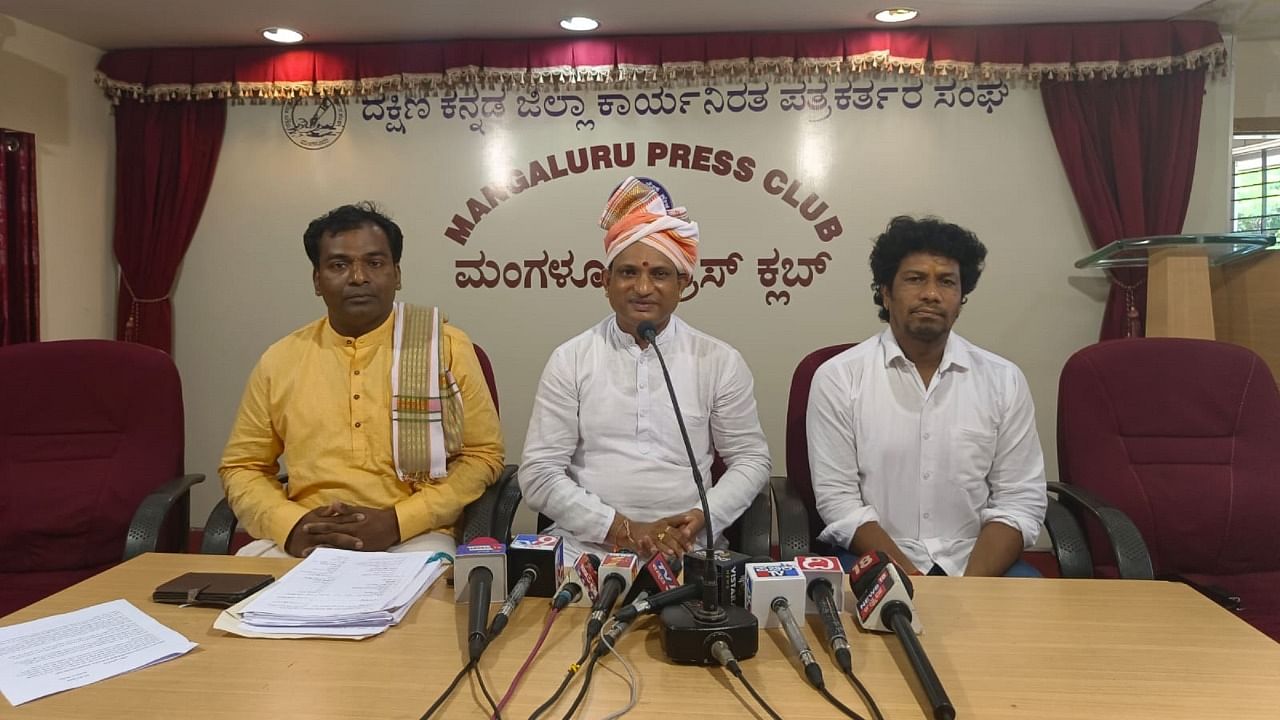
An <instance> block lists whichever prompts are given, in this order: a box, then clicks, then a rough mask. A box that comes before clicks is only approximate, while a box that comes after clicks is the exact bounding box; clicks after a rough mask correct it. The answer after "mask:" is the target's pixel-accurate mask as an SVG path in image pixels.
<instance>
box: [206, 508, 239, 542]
mask: <svg viewBox="0 0 1280 720" xmlns="http://www.w3.org/2000/svg"><path fill="white" fill-rule="evenodd" d="M238 525H239V521H238V520H237V519H236V514H235V513H234V512H233V511H232V510H231V503H229V502H227V499H226V498H222V499H221V500H219V501H218V504H217V505H215V506H214V507H213V511H212V512H210V513H209V519H208V520H206V521H205V523H204V539H203V540H201V541H200V552H201V553H202V554H204V555H229V554H230V553H231V538H232V537H233V536H234V535H235V534H236V527H237V526H238Z"/></svg>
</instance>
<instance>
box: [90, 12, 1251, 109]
mask: <svg viewBox="0 0 1280 720" xmlns="http://www.w3.org/2000/svg"><path fill="white" fill-rule="evenodd" d="M1225 57H1226V49H1225V47H1224V45H1223V42H1222V35H1221V34H1220V33H1219V32H1218V28H1217V26H1216V25H1214V24H1213V23H1208V22H1134V23H1098V24H1074V25H1004V26H990V27H951V28H922V29H913V30H889V31H885V30H845V31H831V32H810V33H740V34H728V33H726V34H713V35H655V36H646V37H619V38H589V39H580V38H574V39H571V40H570V39H556V40H450V41H440V42H413V43H389V44H363V45H356V44H352V45H323V46H322V45H315V46H308V47H304V48H275V47H270V48H262V47H253V48H183V49H162V50H154V49H152V50H119V51H113V52H109V53H107V54H106V55H104V56H103V58H102V60H101V62H100V63H99V64H98V73H97V81H98V84H99V85H101V86H102V88H103V89H104V90H105V91H106V93H107V95H108V96H109V97H110V98H111V99H112V100H118V99H120V98H122V97H130V98H136V99H144V100H196V99H207V98H232V99H243V100H273V99H282V98H292V97H300V96H312V95H365V94H373V93H378V92H382V91H385V90H391V89H395V90H416V91H422V92H435V91H439V90H444V89H448V88H451V87H459V86H462V87H465V86H474V85H481V86H505V87H522V86H529V85H537V84H544V83H546V84H556V85H562V86H570V87H572V86H582V87H599V88H610V87H622V86H625V87H643V86H657V85H679V84H686V83H696V82H709V81H712V80H739V79H744V78H758V79H776V80H792V79H797V78H802V77H811V76H815V75H827V76H831V77H834V78H836V79H842V78H846V77H849V78H851V77H855V76H858V75H862V74H866V73H872V72H902V73H914V74H925V75H954V76H958V77H961V78H969V77H976V78H980V79H995V78H1002V79H1006V80H1015V79H1024V80H1029V81H1032V82H1036V81H1039V80H1042V79H1055V80H1078V79H1089V78H1095V77H1134V76H1139V75H1146V74H1163V73H1169V72H1178V71H1181V70H1185V69H1194V68H1206V69H1212V68H1214V67H1218V66H1221V65H1222V64H1223V63H1224V61H1225Z"/></svg>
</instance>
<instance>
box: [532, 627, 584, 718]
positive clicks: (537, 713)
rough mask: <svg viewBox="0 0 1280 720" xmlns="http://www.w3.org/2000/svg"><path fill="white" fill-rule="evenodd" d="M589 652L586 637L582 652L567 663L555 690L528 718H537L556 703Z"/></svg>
mask: <svg viewBox="0 0 1280 720" xmlns="http://www.w3.org/2000/svg"><path fill="white" fill-rule="evenodd" d="M590 654H591V639H590V638H587V642H586V647H584V648H582V654H581V655H579V656H578V659H577V660H575V661H574V662H573V663H572V664H570V665H569V670H568V671H567V672H565V674H564V679H563V680H561V681H560V687H558V688H556V691H555V692H554V693H552V694H551V697H549V698H547V701H546V702H544V703H542V704H541V705H539V706H538V707H537V708H536V709H535V710H534V711H533V714H531V715H529V720H538V718H539V717H542V714H543V713H545V712H546V711H547V710H550V709H551V706H552V705H555V704H556V701H557V700H559V699H560V696H561V695H563V694H564V691H565V688H567V687H569V683H571V682H573V678H574V676H575V675H577V674H578V671H579V670H581V669H582V663H584V662H587V656H588V655H590ZM590 664H591V663H588V665H590Z"/></svg>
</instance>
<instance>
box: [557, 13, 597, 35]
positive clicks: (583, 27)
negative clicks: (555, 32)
mask: <svg viewBox="0 0 1280 720" xmlns="http://www.w3.org/2000/svg"><path fill="white" fill-rule="evenodd" d="M560 27H562V28H564V29H565V30H572V31H574V32H587V31H589V30H595V29H596V28H598V27H600V23H598V22H596V21H595V20H593V19H591V18H589V17H577V16H575V17H571V18H565V19H564V20H561V21H560Z"/></svg>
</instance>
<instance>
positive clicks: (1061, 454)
mask: <svg viewBox="0 0 1280 720" xmlns="http://www.w3.org/2000/svg"><path fill="white" fill-rule="evenodd" d="M1058 472H1059V477H1060V479H1061V480H1062V481H1063V482H1068V483H1072V484H1074V485H1078V486H1080V487H1083V488H1085V489H1086V490H1089V491H1091V492H1093V493H1094V494H1095V495H1098V496H1099V497H1100V498H1102V499H1103V500H1104V501H1106V502H1108V503H1109V504H1111V505H1114V506H1115V507H1117V508H1118V509H1120V510H1122V511H1123V512H1125V513H1126V514H1127V515H1128V516H1129V517H1130V518H1131V519H1132V520H1133V522H1134V523H1135V524H1136V525H1137V527H1138V530H1139V531H1140V532H1141V533H1142V536H1143V539H1144V540H1145V541H1146V543H1147V547H1148V549H1149V550H1150V552H1151V561H1152V566H1153V568H1154V570H1155V572H1156V573H1157V574H1184V573H1190V574H1195V573H1201V574H1209V575H1230V574H1238V573H1248V572H1256V571H1266V570H1276V569H1280V522H1277V518H1280V391H1277V388H1276V383H1275V381H1274V379H1273V378H1272V376H1271V372H1270V370H1268V368H1267V365H1266V363H1264V362H1263V360H1262V359H1261V358H1259V357H1258V356H1257V355H1255V354H1254V353H1253V352H1251V351H1249V350H1247V349H1245V348H1242V347H1239V346H1236V345H1229V344H1226V343H1219V342H1212V341H1207V340H1188V339H1177V338H1144V339H1133V340H1116V341H1110V342H1103V343H1099V344H1097V345H1093V346H1090V347H1087V348H1085V349H1083V350H1080V351H1079V352H1077V353H1076V354H1074V355H1073V356H1071V358H1070V359H1069V360H1068V361H1067V363H1066V366H1065V367H1064V368H1063V370H1062V375H1061V378H1060V380H1059V384H1058ZM1098 551H1099V548H1098V547H1097V546H1095V552H1094V557H1095V563H1096V562H1097V560H1096V558H1099V557H1106V555H1105V554H1103V555H1101V556H1100V555H1099V552H1098Z"/></svg>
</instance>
